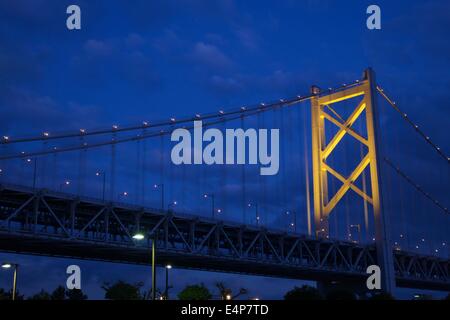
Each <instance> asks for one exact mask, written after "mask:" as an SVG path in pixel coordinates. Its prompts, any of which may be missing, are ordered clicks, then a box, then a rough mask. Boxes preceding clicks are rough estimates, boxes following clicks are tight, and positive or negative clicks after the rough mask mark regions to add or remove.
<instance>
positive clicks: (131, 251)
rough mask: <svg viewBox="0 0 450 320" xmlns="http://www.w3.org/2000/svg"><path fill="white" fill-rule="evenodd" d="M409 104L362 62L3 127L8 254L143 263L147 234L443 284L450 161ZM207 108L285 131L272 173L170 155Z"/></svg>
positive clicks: (269, 267)
mask: <svg viewBox="0 0 450 320" xmlns="http://www.w3.org/2000/svg"><path fill="white" fill-rule="evenodd" d="M406 109H407V105H405V106H400V105H399V104H397V103H396V102H395V101H394V100H393V99H392V98H391V96H390V95H389V94H388V93H387V92H386V91H385V90H384V89H383V88H382V87H381V86H380V85H379V84H377V82H376V80H375V75H374V73H373V71H372V70H371V69H368V70H366V71H365V72H364V75H363V77H362V78H361V79H358V80H356V81H354V82H352V83H349V84H343V85H341V86H339V87H337V88H329V89H322V88H319V87H317V86H313V87H311V90H310V92H308V93H307V94H304V95H298V96H295V97H292V98H286V99H279V100H277V101H274V102H271V103H258V104H256V105H252V106H241V107H238V108H235V109H229V110H225V109H223V110H220V109H219V110H217V111H216V112H211V113H207V114H199V113H197V114H193V115H191V116H186V117H180V118H178V117H171V118H169V119H167V120H162V121H155V122H152V121H147V120H146V121H142V123H139V124H137V125H130V126H122V125H119V124H114V125H112V126H111V127H109V128H97V129H92V128H78V129H76V130H73V131H52V130H49V129H47V130H45V131H44V132H42V133H40V134H38V135H18V134H17V133H14V135H13V134H11V135H4V136H3V138H2V139H1V140H0V147H1V154H0V250H2V251H5V252H15V253H23V254H37V255H46V256H58V257H71V258H79V259H91V260H103V261H116V262H125V263H133V264H150V262H151V260H152V258H151V252H152V251H151V248H152V246H153V250H154V251H153V252H154V253H155V252H156V257H153V258H154V259H155V258H156V263H157V264H161V265H163V264H166V263H171V264H174V265H176V266H179V267H184V268H192V269H200V270H208V271H221V272H232V273H242V274H252V275H265V276H275V277H284V278H292V279H304V280H314V281H318V282H320V283H322V284H324V285H326V284H327V283H336V282H342V283H345V284H346V285H352V284H355V285H356V286H360V285H365V280H366V278H367V274H366V269H367V267H368V266H369V265H373V264H377V265H379V266H380V267H381V270H382V282H383V284H382V287H383V289H384V290H386V291H389V292H390V291H392V290H393V289H394V288H395V287H396V286H398V287H409V288H419V289H433V290H444V291H450V265H449V262H450V260H449V257H450V251H449V248H448V241H449V234H450V233H449V225H450V223H449V222H450V221H449V217H450V216H449V211H448V207H447V205H448V200H449V197H448V184H449V183H450V179H449V178H450V171H449V158H448V156H447V155H446V154H445V152H444V151H443V149H442V148H440V147H439V146H437V145H436V144H435V143H434V140H432V139H431V138H430V137H429V136H428V135H427V134H426V133H425V131H424V130H422V128H421V127H419V125H418V124H416V122H414V121H413V120H412V119H410V118H409V117H408V115H407V114H406V113H405V112H404V110H406ZM200 120H201V121H202V122H203V126H204V127H205V126H207V127H214V128H217V129H219V130H221V131H223V132H224V131H225V130H226V128H242V129H244V130H245V129H246V128H265V129H268V128H279V129H280V170H279V173H278V174H277V175H276V176H261V175H260V174H259V167H255V166H252V165H250V164H240V165H232V166H230V165H215V164H212V165H201V166H195V165H193V166H192V165H191V166H186V165H174V164H172V162H171V160H170V149H171V144H173V143H172V142H171V141H170V135H171V133H172V132H173V131H174V130H175V129H177V128H185V129H187V130H193V129H194V128H193V126H192V123H193V122H194V121H200ZM419 150H423V151H419ZM247 156H248V155H247ZM417 179H419V180H421V181H420V183H419V182H417ZM136 235H140V237H137V236H136ZM153 261H155V260H153Z"/></svg>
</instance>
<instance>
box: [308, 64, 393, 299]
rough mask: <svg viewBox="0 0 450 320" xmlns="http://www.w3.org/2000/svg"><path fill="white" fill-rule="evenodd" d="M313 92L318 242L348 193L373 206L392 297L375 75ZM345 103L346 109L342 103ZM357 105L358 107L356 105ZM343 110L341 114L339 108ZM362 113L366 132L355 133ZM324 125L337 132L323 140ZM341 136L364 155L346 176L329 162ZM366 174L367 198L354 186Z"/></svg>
mask: <svg viewBox="0 0 450 320" xmlns="http://www.w3.org/2000/svg"><path fill="white" fill-rule="evenodd" d="M311 93H312V94H314V96H313V97H312V99H311V128H312V160H313V186H314V189H313V190H314V224H315V230H316V236H317V237H322V238H323V237H327V238H328V237H329V224H328V221H329V217H330V215H331V214H337V212H336V207H337V206H338V204H339V203H341V202H342V201H341V200H342V199H343V197H344V196H345V195H346V194H347V192H349V191H353V192H355V193H356V194H357V195H358V196H359V197H360V198H361V199H362V200H363V201H364V202H365V203H369V204H371V205H372V208H373V214H374V221H375V240H376V246H377V263H378V266H379V267H380V269H381V286H382V288H381V289H382V290H383V291H385V292H392V290H393V288H394V287H395V274H394V265H393V252H392V248H391V245H390V240H389V223H388V219H387V216H386V215H385V214H384V212H383V206H382V195H381V189H382V188H381V177H380V172H381V171H380V170H381V168H380V159H379V156H380V155H379V141H378V131H379V126H378V114H377V112H378V111H377V105H376V99H375V98H376V97H375V95H376V82H375V74H374V72H373V71H372V70H371V69H367V70H366V71H365V72H364V79H362V81H359V82H356V83H355V84H352V85H350V86H343V87H341V88H338V89H337V90H333V91H330V92H321V91H320V90H319V88H317V87H312V90H311ZM341 102H345V103H344V104H340V103H341ZM355 102H356V103H355ZM352 103H355V104H356V107H354V108H352V109H351V110H350V111H351V113H350V115H349V116H348V117H346V119H344V118H343V117H342V116H341V115H340V113H342V111H341V110H342V108H348V107H349V105H351V104H352ZM340 108H341V109H340ZM364 112H365V120H366V132H358V131H357V130H355V129H353V128H352V126H353V124H355V122H356V121H357V120H358V119H360V118H361V116H362V115H363V114H364ZM325 124H327V125H329V124H330V125H334V126H336V127H337V128H338V130H337V133H335V134H333V135H332V137H331V139H329V141H327V135H326V130H325ZM345 136H351V137H352V138H353V139H355V140H357V141H358V142H359V143H360V145H363V147H364V148H363V150H365V152H364V153H365V154H363V155H361V156H360V158H358V159H357V160H358V164H357V166H356V167H355V168H354V170H353V171H352V172H351V173H350V174H349V175H348V176H346V175H345V174H342V173H341V172H339V171H342V169H341V170H338V168H336V167H333V166H332V165H331V164H330V163H329V162H330V161H327V160H328V159H329V157H330V156H331V155H332V154H334V153H336V147H337V145H338V144H339V143H340V142H341V141H342V139H343V138H344V137H345ZM366 170H370V180H371V181H370V183H371V188H370V189H371V194H368V193H367V192H366V190H365V189H364V190H361V189H360V187H358V184H357V183H356V182H357V180H358V179H359V178H360V176H361V175H362V174H363V172H364V173H365V172H366ZM331 176H332V177H334V178H336V179H337V180H338V181H340V182H341V183H342V185H341V187H340V188H339V189H338V190H337V191H336V192H335V193H334V194H331V192H332V190H331V189H329V188H328V178H329V177H331Z"/></svg>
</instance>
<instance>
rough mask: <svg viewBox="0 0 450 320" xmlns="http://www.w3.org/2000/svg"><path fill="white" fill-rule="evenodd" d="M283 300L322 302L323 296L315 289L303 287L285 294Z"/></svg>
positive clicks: (295, 288)
mask: <svg viewBox="0 0 450 320" xmlns="http://www.w3.org/2000/svg"><path fill="white" fill-rule="evenodd" d="M284 300H323V296H322V295H321V294H320V292H319V290H317V289H316V288H314V287H311V286H307V285H303V286H302V287H301V288H299V287H297V286H296V287H294V289H292V290H290V291H288V292H286V294H285V295H284Z"/></svg>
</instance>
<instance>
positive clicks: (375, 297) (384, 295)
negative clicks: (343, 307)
mask: <svg viewBox="0 0 450 320" xmlns="http://www.w3.org/2000/svg"><path fill="white" fill-rule="evenodd" d="M368 300H374V301H376V300H395V298H394V297H393V296H392V295H391V294H389V293H386V292H380V293H375V294H374V295H373V296H371V297H370V298H369V299H368Z"/></svg>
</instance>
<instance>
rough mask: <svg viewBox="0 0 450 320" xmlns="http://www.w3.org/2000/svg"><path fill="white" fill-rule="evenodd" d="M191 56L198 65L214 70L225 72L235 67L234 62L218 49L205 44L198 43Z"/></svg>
mask: <svg viewBox="0 0 450 320" xmlns="http://www.w3.org/2000/svg"><path fill="white" fill-rule="evenodd" d="M190 56H191V58H192V60H193V61H195V62H196V63H198V64H202V65H205V66H207V67H209V68H212V69H219V70H225V69H228V68H231V67H232V66H233V61H232V60H231V59H230V58H229V57H228V56H227V55H226V54H225V53H223V52H222V51H221V50H220V49H219V48H218V47H216V46H214V45H212V44H207V43H204V42H197V43H196V44H195V45H194V48H193V50H192V52H191V55H190Z"/></svg>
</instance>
